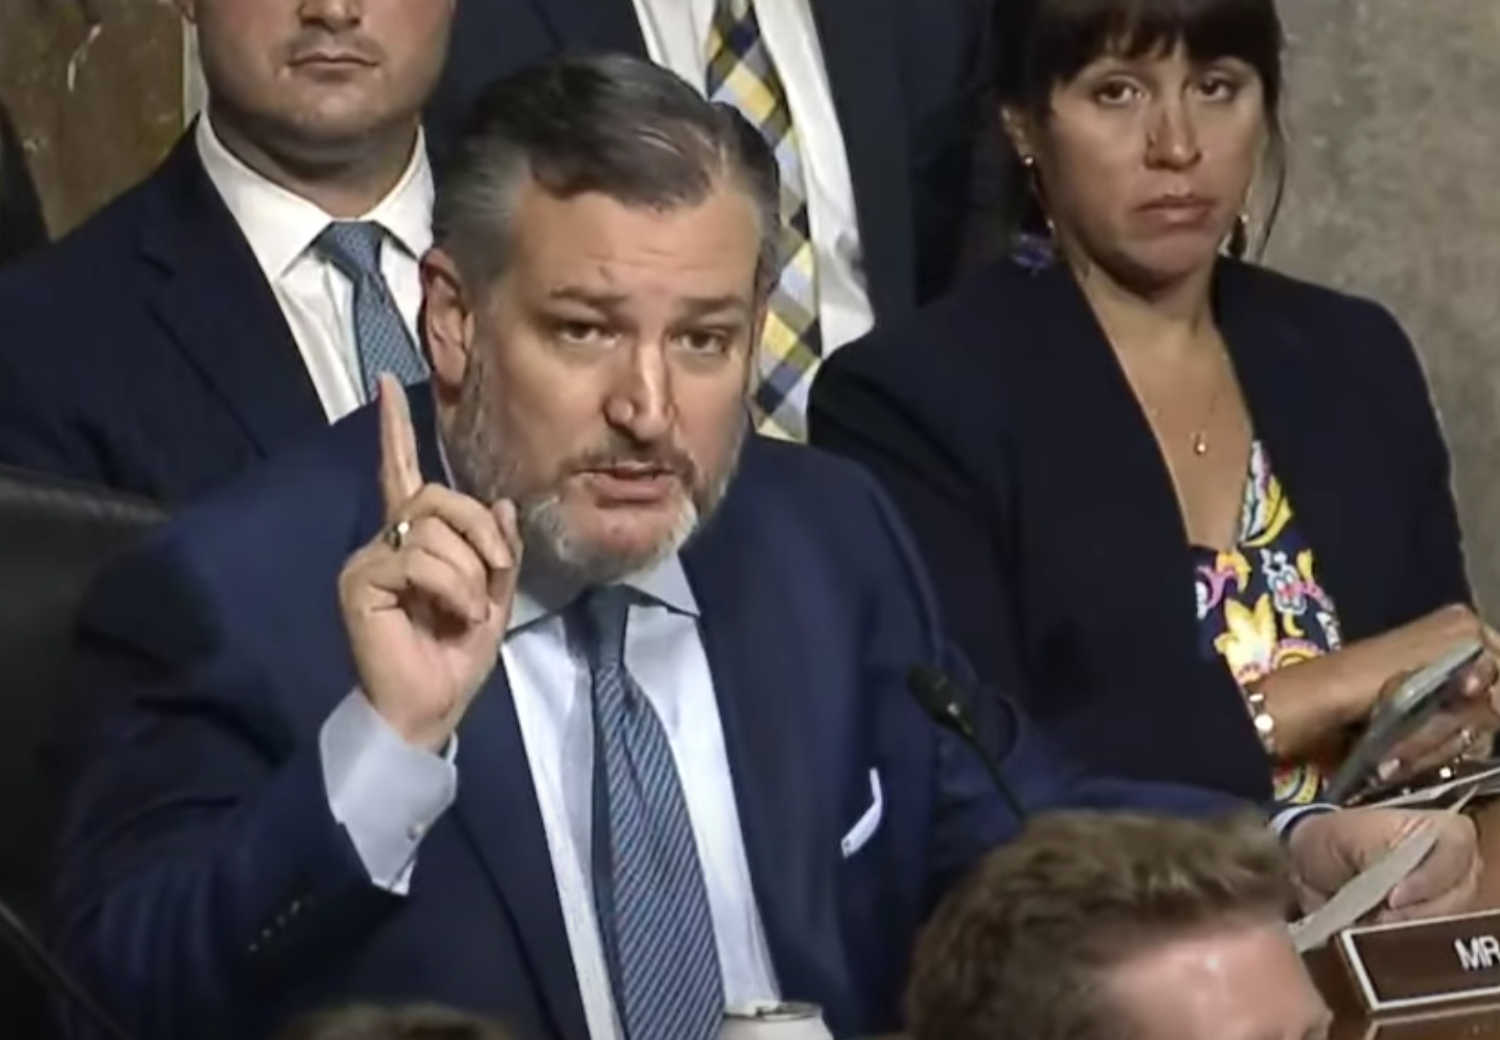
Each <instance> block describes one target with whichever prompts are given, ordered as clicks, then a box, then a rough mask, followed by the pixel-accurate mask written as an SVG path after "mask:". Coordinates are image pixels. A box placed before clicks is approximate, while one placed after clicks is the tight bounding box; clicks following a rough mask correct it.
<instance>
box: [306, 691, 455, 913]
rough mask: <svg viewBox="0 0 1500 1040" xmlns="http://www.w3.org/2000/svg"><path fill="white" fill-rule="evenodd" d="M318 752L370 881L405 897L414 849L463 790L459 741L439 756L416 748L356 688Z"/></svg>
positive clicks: (338, 813)
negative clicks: (461, 785) (459, 784)
mask: <svg viewBox="0 0 1500 1040" xmlns="http://www.w3.org/2000/svg"><path fill="white" fill-rule="evenodd" d="M318 752H319V754H320V756H321V758H322V763H323V787H324V790H325V791H326V792H327V794H328V805H329V808H330V809H332V811H333V818H334V819H335V820H337V821H338V822H339V823H340V824H341V825H342V826H343V828H344V830H345V831H346V832H347V833H348V835H349V840H350V841H351V842H353V844H354V850H355V851H356V852H357V853H359V859H360V862H361V863H363V864H364V866H365V870H367V871H368V872H369V874H370V880H371V881H373V882H374V883H375V884H376V885H378V886H380V887H381V888H383V889H385V890H386V891H388V892H391V893H393V894H395V895H401V896H404V895H406V893H407V891H408V890H409V889H410V887H411V875H412V870H413V868H414V867H415V866H416V862H417V848H418V847H419V846H420V845H421V843H422V839H423V838H424V837H425V836H426V834H427V832H428V831H429V830H430V829H431V828H432V825H433V824H434V823H436V822H437V821H438V818H439V817H441V816H442V815H443V813H444V812H446V811H447V810H448V807H449V806H451V805H452V804H453V799H454V797H455V796H456V794H457V791H458V769H457V767H456V766H455V765H454V759H455V757H456V755H457V753H458V738H457V737H454V738H453V739H452V740H450V741H449V742H448V746H447V747H446V748H444V749H443V754H442V755H434V754H433V753H432V752H430V751H427V750H424V749H423V748H419V747H414V746H413V745H411V744H408V743H407V742H406V741H404V740H402V739H401V737H400V736H399V735H398V734H397V733H396V731H395V730H393V729H391V727H390V726H389V725H387V724H386V721H385V720H384V719H382V718H381V717H380V715H379V714H378V713H377V712H376V711H375V709H374V708H373V707H372V706H371V705H370V702H369V701H368V700H366V699H365V695H364V694H363V693H361V692H360V691H359V690H355V691H354V692H353V693H351V694H350V695H349V696H347V697H345V698H344V700H343V702H342V703H340V704H339V706H338V707H337V708H335V709H334V712H333V714H332V715H330V716H328V719H327V721H325V722H324V723H323V729H322V731H321V732H320V733H319V735H318Z"/></svg>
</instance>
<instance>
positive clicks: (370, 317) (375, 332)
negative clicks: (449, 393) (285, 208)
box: [315, 221, 427, 401]
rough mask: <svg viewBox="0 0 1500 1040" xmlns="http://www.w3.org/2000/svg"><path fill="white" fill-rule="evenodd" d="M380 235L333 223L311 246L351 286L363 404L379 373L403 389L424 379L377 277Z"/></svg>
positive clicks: (421, 363) (359, 225)
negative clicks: (389, 377)
mask: <svg viewBox="0 0 1500 1040" xmlns="http://www.w3.org/2000/svg"><path fill="white" fill-rule="evenodd" d="M385 234H386V233H385V228H383V227H381V226H380V225H379V224H373V223H368V222H358V221H339V222H336V223H333V224H329V225H328V226H327V227H326V228H324V229H323V233H322V234H320V235H319V236H318V240H317V243H316V246H315V248H316V249H317V250H318V253H319V254H320V255H321V256H323V257H324V258H325V259H326V260H327V261H328V262H329V263H331V264H332V265H333V266H334V267H336V268H338V269H339V271H340V272H341V273H342V274H343V275H344V277H346V278H348V279H349V281H350V282H351V283H353V285H354V345H355V349H356V350H357V351H358V354H359V368H360V376H361V378H362V380H363V383H364V390H365V400H366V401H372V400H374V399H375V387H376V384H377V382H378V381H379V379H380V373H382V372H389V373H390V374H391V375H393V376H395V377H396V378H397V379H399V380H400V381H401V382H402V383H403V384H406V385H408V386H409V385H411V384H412V383H420V382H421V381H422V380H424V379H426V378H427V362H426V360H425V359H424V358H423V357H422V355H421V352H420V351H418V350H417V345H416V344H415V343H413V342H412V338H411V333H410V332H408V331H407V328H406V323H405V322H404V321H402V320H401V312H400V311H399V310H398V309H397V308H396V301H395V300H393V299H391V290H390V287H389V286H387V285H386V284H385V276H384V275H382V274H381V273H380V247H381V245H382V244H384V242H385Z"/></svg>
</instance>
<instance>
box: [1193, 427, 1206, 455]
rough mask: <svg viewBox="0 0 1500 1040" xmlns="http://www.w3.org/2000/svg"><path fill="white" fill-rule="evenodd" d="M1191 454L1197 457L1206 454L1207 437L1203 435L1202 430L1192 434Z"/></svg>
mask: <svg viewBox="0 0 1500 1040" xmlns="http://www.w3.org/2000/svg"><path fill="white" fill-rule="evenodd" d="M1193 454H1194V455H1197V456H1199V457H1202V456H1204V455H1207V454H1208V438H1207V437H1205V436H1204V435H1203V431H1202V430H1199V431H1198V432H1197V433H1194V434H1193Z"/></svg>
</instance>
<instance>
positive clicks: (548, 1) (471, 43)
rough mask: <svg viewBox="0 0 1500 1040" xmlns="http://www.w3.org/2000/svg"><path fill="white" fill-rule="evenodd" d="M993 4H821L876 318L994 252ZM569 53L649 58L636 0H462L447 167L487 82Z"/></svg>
mask: <svg viewBox="0 0 1500 1040" xmlns="http://www.w3.org/2000/svg"><path fill="white" fill-rule="evenodd" d="M993 2H994V0H811V3H810V6H811V8H812V15H813V20H814V24H815V26H816V29H817V37H818V38H817V44H818V46H819V49H820V50H821V51H822V55H823V62H824V66H825V67H826V69H827V73H828V85H829V88H830V90H831V91H832V94H833V105H834V110H835V111H836V113H837V115H838V120H839V128H840V130H841V132H842V134H843V138H844V150H845V152H846V154H847V156H848V160H849V175H850V178H851V180H852V182H853V187H854V208H855V216H856V218H857V219H858V221H859V237H860V245H861V249H862V252H863V269H864V273H865V277H866V279H867V281H868V288H869V293H870V302H871V304H872V306H873V307H874V309H875V317H876V319H877V320H878V321H890V320H893V319H895V318H898V317H901V316H902V315H904V314H906V313H909V312H910V311H911V310H912V309H913V308H914V307H915V306H916V305H917V304H919V303H922V302H924V301H926V300H930V299H934V298H936V297H937V296H938V295H940V294H942V293H943V292H945V291H947V289H948V288H949V287H950V286H951V285H952V283H953V279H954V276H955V273H956V271H957V270H958V269H959V267H960V265H961V263H962V262H963V260H964V259H965V258H966V257H967V256H970V255H976V254H978V255H982V254H984V253H986V252H989V253H990V255H993V248H992V247H993V245H994V244H996V243H998V241H999V239H1000V233H999V231H998V223H999V216H1000V211H1001V198H1000V193H999V191H998V190H997V189H996V186H997V185H998V184H999V183H1000V177H1001V174H1000V172H999V170H1000V167H1001V165H1002V163H1001V159H1000V156H1001V134H1000V126H999V120H998V112H999V108H998V106H997V105H996V104H995V102H994V100H993V91H992V89H991V76H990V66H991V61H990V52H989V42H990V33H989V21H990V8H991V7H992V6H993ZM682 3H683V5H684V6H687V2H686V0H682ZM569 51H615V52H620V53H624V54H633V55H635V56H636V57H638V58H642V59H646V58H648V57H649V54H648V53H647V50H646V42H645V39H644V37H643V36H642V35H641V29H640V23H639V22H638V20H637V17H636V13H635V5H634V4H633V3H632V2H631V0H463V2H462V3H460V4H459V5H458V9H457V12H456V14H455V20H454V29H453V42H452V45H451V47H450V49H449V53H448V62H447V65H446V66H445V68H444V71H443V78H442V81H441V83H440V84H439V85H438V89H437V91H436V93H435V94H434V96H433V98H432V100H431V102H430V103H429V104H428V106H427V127H428V133H429V135H430V140H431V141H432V145H433V149H434V152H435V153H436V154H437V155H438V156H439V165H441V155H442V154H443V153H444V152H446V151H448V150H449V149H450V147H451V144H452V142H453V141H454V139H455V138H456V137H457V136H458V132H459V128H460V127H461V126H462V125H463V122H464V118H465V116H466V114H467V113H468V110H469V107H470V106H471V105H472V104H473V102H474V99H475V98H476V97H477V96H478V94H479V93H480V91H482V90H483V89H484V87H485V85H486V84H488V83H489V82H490V81H491V80H493V79H495V78H496V77H498V76H501V75H503V74H506V73H509V72H513V71H515V70H517V69H520V68H523V67H525V66H527V65H530V64H532V63H534V62H539V61H544V60H546V59H548V58H551V57H555V56H556V55H558V54H561V53H563V52H569Z"/></svg>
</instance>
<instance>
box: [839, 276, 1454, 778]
mask: <svg viewBox="0 0 1500 1040" xmlns="http://www.w3.org/2000/svg"><path fill="white" fill-rule="evenodd" d="M1214 297H1215V298H1214V305H1215V311H1216V316H1217V319H1218V323H1219V327H1220V330H1221V331H1222V333H1223V335H1224V339H1225V342H1226V343H1227V345H1228V349H1229V353H1230V356H1231V357H1232V359H1233V362H1234V367H1235V372H1236V374H1237V375H1238V377H1239V381H1240V385H1241V387H1242V389H1243V391H1244V394H1245V399H1246V402H1247V404H1248V406H1249V411H1250V416H1251V419H1252V421H1253V423H1254V426H1255V433H1256V435H1257V436H1258V437H1260V438H1261V440H1262V441H1264V442H1265V444H1266V447H1267V449H1268V450H1269V453H1270V461H1271V465H1272V467H1273V468H1274V470H1275V472H1276V474H1277V477H1278V479H1279V480H1280V482H1281V485H1282V487H1283V489H1284V490H1285V491H1286V493H1287V496H1288V498H1289V499H1290V501H1291V504H1292V508H1293V509H1294V510H1295V514H1296V523H1297V525H1298V527H1299V528H1300V529H1301V531H1302V533H1303V535H1304V536H1305V537H1306V539H1307V540H1308V543H1309V544H1310V545H1311V546H1312V548H1313V550H1314V552H1316V554H1317V567H1318V579H1319V581H1320V582H1321V584H1322V585H1323V587H1324V588H1325V589H1327V590H1328V592H1329V594H1330V595H1331V596H1332V597H1333V600H1334V602H1335V604H1336V605H1337V607H1338V612H1339V623H1340V628H1341V629H1342V631H1343V634H1344V638H1345V641H1346V643H1347V642H1354V641H1356V640H1359V639H1363V638H1366V637H1369V636H1373V635H1376V634H1379V633H1381V632H1384V631H1386V630H1388V629H1390V628H1393V627H1396V626H1398V625H1401V624H1404V623H1406V622H1408V621H1412V620H1414V619H1416V618H1418V617H1421V616H1422V615H1424V614H1426V613H1428V612H1430V611H1433V610H1435V609H1437V608H1438V607H1441V606H1444V605H1445V604H1449V603H1455V602H1466V601H1467V600H1468V599H1469V588H1468V583H1467V581H1466V579H1465V577H1464V560H1463V550H1462V542H1461V538H1460V534H1459V529H1458V519H1457V516H1456V513H1455V510H1454V504H1453V495H1452V492H1451V490H1450V487H1449V466H1448V453H1447V450H1446V448H1445V447H1444V444H1443V437H1442V433H1441V431H1440V430H1439V429H1438V424H1437V418H1436V416H1435V415H1434V413H1433V408H1432V404H1431V401H1430V400H1429V398H1428V395H1427V385H1426V382H1425V380H1424V378H1423V375H1422V370H1421V368H1420V366H1419V365H1418V363H1417V358H1416V354H1415V352H1414V351H1413V350H1412V346H1411V343H1410V342H1409V341H1408V340H1407V338H1406V336H1405V334H1404V333H1402V331H1401V329H1400V328H1399V327H1398V326H1397V324H1396V322H1395V320H1394V319H1392V317H1391V316H1390V314H1389V313H1388V312H1387V311H1385V310H1384V309H1383V308H1381V307H1379V306H1377V305H1375V304H1373V303H1371V302H1369V301H1367V300H1360V299H1355V298H1353V297H1350V296H1345V295H1343V294H1341V293H1337V292H1334V291H1332V290H1329V289H1324V288H1320V287H1318V286H1314V285H1309V284H1307V283H1305V282H1299V281H1296V280H1294V279H1291V278H1287V277H1284V276H1282V275H1279V274H1275V273H1273V272H1271V271H1267V270H1264V269H1262V268H1257V267H1252V266H1249V265H1246V264H1241V263H1235V262H1232V261H1223V262H1221V264H1220V266H1219V269H1218V272H1217V276H1216V281H1215V286H1214ZM811 417H812V423H811V432H812V439H813V441H814V443H816V444H818V445H820V446H824V447H827V448H829V449H832V450H835V451H838V452H840V453H842V454H845V455H848V456H849V457H851V458H854V459H856V460H858V461H860V462H861V463H863V464H865V465H866V466H868V467H869V468H870V469H871V470H872V471H874V472H875V473H876V474H877V476H879V477H880V478H881V482H882V484H884V486H885V487H886V488H887V490H889V491H890V492H891V494H892V496H893V497H894V498H895V500H896V501H897V503H898V505H899V506H900V508H901V511H902V513H903V517H904V519H905V520H906V522H907V523H908V524H910V525H911V529H912V533H913V535H914V536H915V539H916V542H917V544H918V545H919V546H920V548H921V550H922V554H923V556H924V559H925V562H926V563H927V565H928V567H929V568H930V569H931V573H932V578H933V583H934V586H935V588H936V590H937V594H938V598H939V600H940V601H941V602H942V604H943V608H944V613H945V615H946V616H947V617H948V619H949V621H950V622H951V627H950V631H951V632H952V634H953V637H954V639H955V640H956V642H957V643H958V645H959V647H960V648H961V649H962V650H964V651H965V653H966V655H967V656H968V658H969V659H970V660H971V661H972V662H973V663H974V666H975V668H976V669H977V670H978V672H979V674H980V677H981V678H982V679H983V680H984V681H986V682H991V683H995V684H1000V685H1003V687H1004V688H1005V689H1007V690H1010V691H1014V692H1015V694H1016V695H1017V696H1018V697H1020V698H1021V699H1022V700H1023V701H1024V702H1025V704H1026V707H1027V708H1028V709H1029V710H1030V712H1031V713H1032V715H1033V716H1034V717H1035V718H1037V719H1038V720H1039V721H1040V722H1042V723H1043V724H1044V725H1045V726H1046V727H1047V729H1048V732H1049V733H1052V734H1053V735H1054V737H1055V738H1057V739H1058V740H1059V742H1060V743H1062V744H1063V745H1064V746H1065V747H1066V748H1067V749H1068V750H1069V751H1070V752H1072V753H1073V754H1075V755H1078V756H1079V757H1081V758H1083V759H1084V760H1085V761H1087V762H1089V763H1090V764H1091V765H1092V766H1093V767H1094V768H1097V769H1101V770H1106V771H1109V772H1111V773H1115V774H1118V775H1124V776H1133V777H1138V778H1145V779H1154V780H1172V781H1175V782H1180V783H1193V784H1201V785H1204V786H1208V787H1214V788H1217V789H1219V790H1224V791H1229V792H1233V793H1235V794H1237V795H1239V796H1241V797H1245V798H1263V797H1266V796H1267V795H1268V793H1269V788H1270V769H1269V766H1268V763H1267V761H1266V757H1265V753H1264V752H1263V751H1262V750H1261V746H1260V742H1259V740H1258V738H1257V737H1256V735H1255V732H1254V728H1253V726H1252V725H1251V721H1250V715H1249V713H1248V712H1247V711H1246V710H1245V706H1244V700H1243V697H1242V696H1241V694H1240V691H1239V689H1238V688H1237V686H1236V685H1235V683H1234V680H1233V677H1232V676H1231V675H1230V673H1229V670H1228V669H1227V668H1226V667H1224V665H1223V662H1222V661H1220V660H1219V659H1217V658H1210V657H1207V656H1204V655H1203V653H1202V652H1201V650H1200V643H1199V628H1198V617H1197V609H1196V603H1195V600H1194V598H1193V566H1194V563H1193V557H1192V555H1191V550H1190V547H1189V545H1188V540H1187V534H1186V532H1185V531H1184V529H1183V525H1182V518H1181V514H1180V512H1179V509H1178V505H1177V498H1176V494H1175V492H1174V490H1173V488H1172V483H1171V477H1170V475H1169V473H1168V472H1167V469H1166V466H1165V464H1164V463H1163V462H1162V457H1161V452H1160V449H1159V448H1158V447H1157V444H1156V440H1155V438H1154V437H1153V435H1152V433H1151V428H1150V426H1149V425H1148V424H1147V421H1146V417H1145V415H1144V413H1143V412H1142V411H1141V409H1140V406H1139V405H1138V404H1137V402H1136V399H1135V396H1134V395H1133V393H1132V392H1131V390H1130V386H1129V384H1128V383H1127V382H1126V379H1125V377H1124V375H1123V373H1122V372H1121V370H1120V367H1119V365H1118V364H1117V362H1116V361H1115V357H1114V354H1113V352H1112V351H1111V349H1110V346H1109V343H1108V341H1107V340H1106V339H1105V337H1104V333H1103V332H1102V330H1101V329H1100V328H1099V325H1098V323H1097V322H1096V321H1095V320H1094V317H1093V313H1092V311H1091V310H1090V309H1089V306H1088V303H1087V302H1086V301H1085V299H1084V297H1083V294H1082V293H1081V292H1080V290H1079V288H1078V285H1077V282H1076V281H1075V280H1074V279H1073V277H1072V275H1071V274H1069V272H1068V271H1067V270H1066V269H1064V268H1062V267H1053V268H1051V269H1047V270H1043V271H1039V272H1036V273H1028V272H1027V271H1025V270H1023V269H1021V268H1019V267H1016V266H1012V265H1002V266H1000V267H997V268H996V269H994V270H993V271H990V272H987V273H985V274H983V275H980V276H978V277H976V278H975V279H974V281H973V282H972V283H971V284H969V285H967V286H965V287H964V288H963V289H961V290H960V291H958V292H956V293H954V294H953V295H952V296H951V297H949V298H948V299H946V300H944V301H943V302H942V303H940V304H938V305H937V306H935V307H933V308H931V309H930V310H929V311H928V312H927V313H925V314H923V315H921V316H919V317H918V318H916V319H914V320H913V321H912V322H911V323H910V324H908V325H906V326H903V327H895V328H890V329H886V330H882V331H877V332H876V333H874V334H872V335H871V336H870V337H868V339H866V340H864V341H862V342H859V343H852V344H850V345H849V346H848V347H847V348H845V349H844V350H841V351H839V352H838V353H837V354H835V355H834V357H833V359H832V361H831V362H830V363H829V364H828V365H827V366H826V367H825V368H824V370H823V371H822V373H821V374H820V376H819V378H818V379H817V381H816V382H815V383H814V386H813V393H812V407H811Z"/></svg>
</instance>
